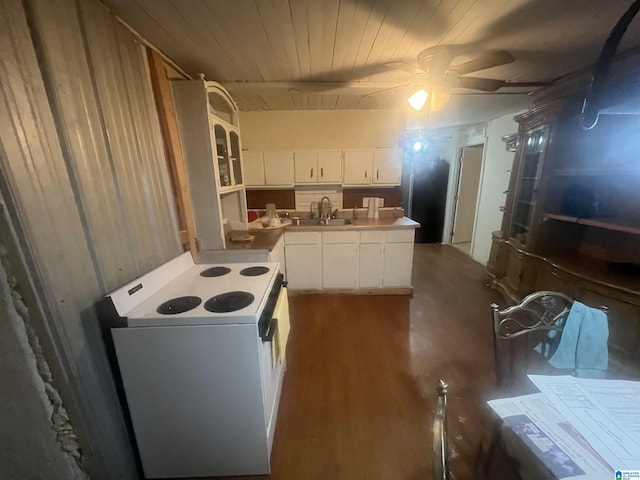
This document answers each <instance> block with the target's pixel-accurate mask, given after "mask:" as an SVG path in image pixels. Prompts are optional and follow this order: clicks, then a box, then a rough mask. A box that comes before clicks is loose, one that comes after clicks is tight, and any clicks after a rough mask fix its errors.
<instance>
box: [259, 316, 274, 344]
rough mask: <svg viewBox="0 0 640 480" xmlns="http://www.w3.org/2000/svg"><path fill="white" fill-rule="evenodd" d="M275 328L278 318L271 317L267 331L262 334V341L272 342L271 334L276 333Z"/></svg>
mask: <svg viewBox="0 0 640 480" xmlns="http://www.w3.org/2000/svg"><path fill="white" fill-rule="evenodd" d="M277 329H278V319H277V318H272V319H271V321H270V322H269V329H268V330H267V333H265V334H264V337H262V341H263V342H272V341H273V336H274V335H275V334H276V330H277Z"/></svg>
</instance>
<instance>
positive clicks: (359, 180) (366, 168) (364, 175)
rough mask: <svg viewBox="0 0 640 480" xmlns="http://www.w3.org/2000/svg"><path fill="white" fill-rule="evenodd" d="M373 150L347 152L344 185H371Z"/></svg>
mask: <svg viewBox="0 0 640 480" xmlns="http://www.w3.org/2000/svg"><path fill="white" fill-rule="evenodd" d="M372 167H373V150H345V151H344V175H343V177H342V184H343V185H370V184H371V169H372Z"/></svg>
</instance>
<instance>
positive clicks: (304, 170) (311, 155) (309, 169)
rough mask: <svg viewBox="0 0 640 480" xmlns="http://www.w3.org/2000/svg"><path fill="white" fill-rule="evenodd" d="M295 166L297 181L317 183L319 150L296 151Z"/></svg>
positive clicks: (294, 156)
mask: <svg viewBox="0 0 640 480" xmlns="http://www.w3.org/2000/svg"><path fill="white" fill-rule="evenodd" d="M293 168H294V172H295V173H294V179H295V182H296V183H316V182H317V181H318V152H315V151H302V152H300V151H296V152H294V153H293Z"/></svg>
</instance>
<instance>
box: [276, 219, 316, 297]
mask: <svg viewBox="0 0 640 480" xmlns="http://www.w3.org/2000/svg"><path fill="white" fill-rule="evenodd" d="M284 245H285V246H284V258H285V265H286V270H287V282H289V288H290V289H292V290H320V289H321V288H322V236H321V235H320V232H285V234H284Z"/></svg>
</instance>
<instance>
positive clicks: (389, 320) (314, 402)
mask: <svg viewBox="0 0 640 480" xmlns="http://www.w3.org/2000/svg"><path fill="white" fill-rule="evenodd" d="M487 283H488V278H487V274H486V270H485V268H484V267H483V266H481V265H479V264H477V263H476V262H474V261H472V260H471V259H470V258H469V257H468V256H466V255H464V254H463V253H461V252H460V251H458V250H456V249H455V248H452V247H450V246H443V245H439V244H417V245H416V250H415V257H414V270H413V286H414V294H413V297H412V298H410V297H408V296H344V295H336V296H328V295H301V296H295V297H292V298H291V299H290V310H291V319H292V327H291V337H290V341H289V346H288V351H287V357H288V360H287V363H288V370H287V373H286V375H285V380H284V387H283V392H282V398H281V403H280V412H279V417H278V424H277V428H276V433H275V440H274V447H273V453H272V457H271V464H272V474H271V476H270V478H271V479H273V480H328V479H330V480H359V479H363V480H364V479H367V480H368V479H371V480H374V479H375V480H427V479H431V478H432V473H431V472H432V440H431V421H432V413H433V410H434V407H435V400H436V391H435V387H436V384H437V382H438V380H439V379H441V378H442V379H444V380H445V381H447V382H448V383H449V392H450V393H449V397H448V402H449V403H448V415H449V418H448V428H449V438H450V439H451V440H450V450H451V457H452V458H451V470H452V477H453V478H455V479H460V480H461V479H470V478H474V477H473V473H472V465H473V461H474V459H475V454H476V448H477V446H478V442H479V438H480V435H481V433H482V430H483V428H486V423H485V420H484V419H485V418H486V408H487V407H486V405H485V401H486V400H487V399H488V398H489V396H490V392H491V387H492V386H493V385H494V376H493V360H492V358H493V350H492V348H493V347H492V336H491V323H490V322H491V314H490V308H489V304H490V303H491V302H494V301H497V302H498V303H500V304H504V301H503V300H502V298H501V297H500V296H499V294H498V293H497V292H495V291H493V290H491V289H490V288H489V287H488V286H487ZM242 478H244V479H245V480H246V479H247V478H249V477H242ZM250 478H256V479H258V478H265V477H250ZM495 478H500V479H501V480H509V479H510V478H512V477H511V476H510V475H509V474H508V473H507V472H504V473H500V475H499V476H495Z"/></svg>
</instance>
